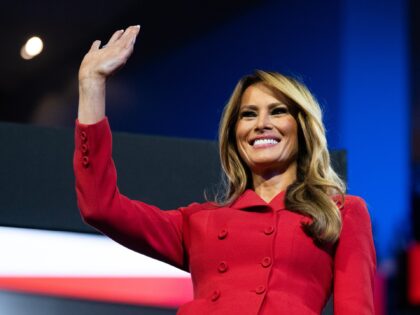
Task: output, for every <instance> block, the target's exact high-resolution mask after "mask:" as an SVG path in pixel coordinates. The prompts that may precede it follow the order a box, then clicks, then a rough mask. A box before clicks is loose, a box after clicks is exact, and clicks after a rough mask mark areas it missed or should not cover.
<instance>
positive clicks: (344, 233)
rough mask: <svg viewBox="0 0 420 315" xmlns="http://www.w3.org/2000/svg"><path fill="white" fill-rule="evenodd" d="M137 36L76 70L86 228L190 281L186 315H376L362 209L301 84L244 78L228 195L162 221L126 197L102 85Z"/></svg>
mask: <svg viewBox="0 0 420 315" xmlns="http://www.w3.org/2000/svg"><path fill="white" fill-rule="evenodd" d="M139 31H140V28H139V27H130V28H128V29H127V30H125V31H117V32H115V33H114V35H113V36H112V37H111V39H110V40H109V41H108V43H107V44H106V47H105V48H99V47H100V42H99V41H95V42H94V43H93V44H92V47H91V49H90V51H89V52H88V53H87V54H86V56H85V58H84V59H83V62H82V64H81V67H80V71H79V84H80V85H79V86H80V89H79V91H80V99H79V115H78V119H77V120H76V130H75V152H74V159H73V164H74V171H75V176H76V192H77V199H78V205H79V208H80V211H81V214H82V217H83V219H84V220H85V222H86V223H88V224H90V225H92V226H93V227H95V228H96V229H98V230H100V231H101V232H102V233H104V234H106V235H108V236H109V237H111V238H112V239H114V240H115V241H117V242H119V243H121V244H123V245H124V246H126V247H128V248H130V249H132V250H134V251H137V252H139V253H142V254H145V255H147V256H150V257H153V258H155V259H158V260H161V261H164V262H166V263H169V264H171V265H174V266H176V267H178V268H180V269H183V270H186V271H189V272H190V273H191V277H192V281H193V288H194V300H193V301H191V302H189V303H187V304H184V305H182V306H181V307H180V309H179V311H178V314H180V315H189V314H191V315H196V314H203V315H205V314H211V315H225V314H229V315H230V314H241V315H247V314H249V315H253V314H260V315H274V314H307V315H315V314H316V315H319V314H321V312H322V310H323V308H324V307H325V305H326V304H327V301H328V300H329V298H330V295H331V293H333V296H334V314H336V315H347V314H348V315H350V314H351V315H353V314H360V315H368V314H369V315H370V314H374V307H373V278H374V273H375V268H376V256H375V248H374V245H373V239H372V229H371V223H370V217H369V213H368V210H367V207H366V204H365V202H364V200H363V199H362V198H360V197H357V196H351V195H344V193H345V185H344V183H343V182H342V181H341V179H340V178H339V177H338V176H337V174H336V173H335V172H334V170H333V169H332V167H331V164H330V156H329V153H328V149H327V142H326V137H325V130H324V126H323V123H322V112H321V109H320V107H319V105H318V103H317V102H316V100H315V98H314V97H313V96H312V94H311V93H310V92H309V91H308V89H307V88H306V87H305V86H304V85H303V84H302V83H300V82H298V81H296V80H294V79H292V78H289V77H286V76H283V75H281V74H279V73H275V72H264V71H256V72H255V73H254V74H252V75H249V76H246V77H244V78H242V79H241V80H240V81H239V82H238V84H237V86H236V87H235V89H234V91H233V94H232V96H231V98H230V100H229V102H228V104H227V105H226V107H225V110H224V112H223V116H222V119H221V123H220V132H219V146H220V158H221V163H222V167H223V170H224V172H225V175H226V179H227V183H226V184H227V185H226V187H225V191H224V193H225V194H224V196H223V197H222V198H221V199H220V200H218V201H216V202H206V203H201V204H199V203H193V204H191V205H189V206H187V207H180V208H178V209H173V210H167V211H162V210H161V209H159V208H158V207H156V206H152V205H149V204H146V203H144V202H142V201H138V200H132V199H129V198H128V197H126V196H124V195H123V194H121V193H120V191H119V189H118V187H117V173H116V169H115V165H114V162H113V159H112V134H111V130H110V125H109V121H108V118H107V117H106V116H105V83H106V78H107V77H108V76H109V75H111V74H112V73H114V72H115V71H116V70H117V69H119V68H120V67H121V66H122V65H124V64H125V63H126V61H127V59H128V58H129V56H130V55H131V53H132V51H133V45H134V41H135V38H136V37H137V35H138V33H139Z"/></svg>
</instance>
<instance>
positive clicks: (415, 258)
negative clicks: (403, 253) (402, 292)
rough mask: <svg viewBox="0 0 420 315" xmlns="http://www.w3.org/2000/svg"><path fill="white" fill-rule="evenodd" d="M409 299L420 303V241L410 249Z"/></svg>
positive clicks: (414, 302) (411, 301)
mask: <svg viewBox="0 0 420 315" xmlns="http://www.w3.org/2000/svg"><path fill="white" fill-rule="evenodd" d="M408 300H409V302H410V303H411V304H415V305H420V243H415V244H413V245H412V246H410V248H409V249H408Z"/></svg>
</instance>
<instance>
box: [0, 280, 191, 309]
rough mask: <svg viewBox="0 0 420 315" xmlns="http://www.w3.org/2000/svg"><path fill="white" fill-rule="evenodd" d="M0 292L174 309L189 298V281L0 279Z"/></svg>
mask: <svg viewBox="0 0 420 315" xmlns="http://www.w3.org/2000/svg"><path fill="white" fill-rule="evenodd" d="M0 289H3V290H11V291H18V292H28V293H36V294H46V295H52V296H61V297H71V298H80V299H88V300H95V301H106V302H117V303H126V304H136V305H149V306H158V307H178V306H180V305H181V304H183V303H185V302H187V301H190V300H192V297H193V293H192V292H193V291H192V284H191V279H189V278H133V277H106V278H104V277H0Z"/></svg>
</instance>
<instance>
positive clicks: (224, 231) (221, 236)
mask: <svg viewBox="0 0 420 315" xmlns="http://www.w3.org/2000/svg"><path fill="white" fill-rule="evenodd" d="M227 235H228V230H227V229H222V230H220V232H219V235H218V237H219V240H223V239H225V238H226V236H227Z"/></svg>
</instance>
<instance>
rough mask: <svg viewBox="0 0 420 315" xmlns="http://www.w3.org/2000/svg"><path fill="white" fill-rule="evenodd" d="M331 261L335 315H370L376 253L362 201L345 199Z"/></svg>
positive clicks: (366, 211) (365, 207) (371, 311)
mask: <svg viewBox="0 0 420 315" xmlns="http://www.w3.org/2000/svg"><path fill="white" fill-rule="evenodd" d="M342 222H343V225H342V231H341V234H340V238H339V240H338V243H337V247H336V252H335V259H334V286H333V287H334V294H333V295H334V314H335V315H353V314H358V315H372V314H375V310H374V302H373V301H374V299H373V289H374V276H375V272H376V253H375V246H374V243H373V237H372V226H371V220H370V216H369V212H368V210H367V206H366V203H365V201H364V200H363V199H362V198H360V197H357V196H350V197H347V198H346V201H345V206H344V210H343V220H342Z"/></svg>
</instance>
